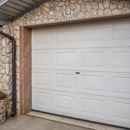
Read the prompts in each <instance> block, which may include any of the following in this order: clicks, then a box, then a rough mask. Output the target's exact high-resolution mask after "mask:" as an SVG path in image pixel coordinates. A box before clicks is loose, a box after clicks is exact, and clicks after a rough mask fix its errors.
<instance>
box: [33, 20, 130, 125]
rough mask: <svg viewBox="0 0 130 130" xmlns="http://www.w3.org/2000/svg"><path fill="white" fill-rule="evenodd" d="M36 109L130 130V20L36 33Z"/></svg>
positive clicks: (41, 29) (60, 27)
mask: <svg viewBox="0 0 130 130" xmlns="http://www.w3.org/2000/svg"><path fill="white" fill-rule="evenodd" d="M32 109H33V110H39V111H43V112H49V113H54V114H60V115H65V116H70V117H76V118H81V119H86V120H91V121H97V122H102V123H108V124H114V125H119V126H125V127H130V19H124V20H111V21H102V22H101V21H100V22H93V23H92V22H91V23H76V24H72V25H60V26H51V27H44V28H35V29H33V32H32Z"/></svg>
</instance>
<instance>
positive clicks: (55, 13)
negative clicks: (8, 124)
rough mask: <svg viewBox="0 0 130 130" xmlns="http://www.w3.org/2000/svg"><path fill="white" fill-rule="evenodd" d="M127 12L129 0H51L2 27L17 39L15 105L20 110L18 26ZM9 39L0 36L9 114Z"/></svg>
mask: <svg viewBox="0 0 130 130" xmlns="http://www.w3.org/2000/svg"><path fill="white" fill-rule="evenodd" d="M129 13H130V1H129V0H50V1H49V2H46V3H44V4H42V5H40V6H39V7H37V8H36V9H34V10H32V11H30V12H28V13H26V14H25V15H24V16H22V17H19V18H18V19H16V20H15V21H14V22H10V24H9V25H4V26H3V31H4V32H6V33H8V34H10V35H12V36H14V37H15V38H16V41H17V61H16V65H17V98H18V100H17V109H18V114H19V112H20V93H19V89H20V76H19V74H20V69H19V50H20V45H19V26H24V25H35V24H44V23H50V22H60V21H69V20H75V19H89V18H93V17H103V16H112V15H120V14H129ZM11 59H12V58H11V43H10V41H9V40H8V39H6V38H3V37H2V43H1V44H0V90H2V91H4V92H6V93H7V94H8V95H9V98H8V109H7V111H8V115H10V114H11V107H12V101H11V85H12V77H11V75H12V72H11V63H12V60H11Z"/></svg>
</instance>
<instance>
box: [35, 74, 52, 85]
mask: <svg viewBox="0 0 130 130" xmlns="http://www.w3.org/2000/svg"><path fill="white" fill-rule="evenodd" d="M49 79H50V75H49V74H46V73H34V84H36V85H46V86H49V82H50V80H49Z"/></svg>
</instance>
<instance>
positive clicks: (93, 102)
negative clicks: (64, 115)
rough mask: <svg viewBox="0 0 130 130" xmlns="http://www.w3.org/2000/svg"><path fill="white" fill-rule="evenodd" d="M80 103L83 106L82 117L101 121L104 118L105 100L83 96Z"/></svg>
mask: <svg viewBox="0 0 130 130" xmlns="http://www.w3.org/2000/svg"><path fill="white" fill-rule="evenodd" d="M80 102H81V104H82V105H81V108H80V113H82V115H84V116H88V117H95V118H100V119H103V118H104V116H105V115H104V113H105V111H104V107H105V106H104V102H105V101H104V100H102V99H97V98H87V97H83V96H82V97H81V100H80Z"/></svg>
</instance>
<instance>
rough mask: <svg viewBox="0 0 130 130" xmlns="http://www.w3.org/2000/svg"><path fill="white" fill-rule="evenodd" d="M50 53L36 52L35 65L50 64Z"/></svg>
mask: <svg viewBox="0 0 130 130" xmlns="http://www.w3.org/2000/svg"><path fill="white" fill-rule="evenodd" d="M49 61H50V55H49V53H34V65H49Z"/></svg>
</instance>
